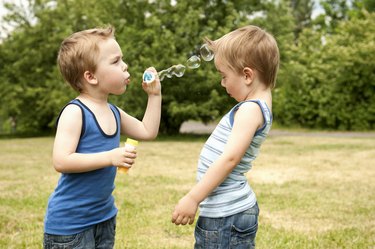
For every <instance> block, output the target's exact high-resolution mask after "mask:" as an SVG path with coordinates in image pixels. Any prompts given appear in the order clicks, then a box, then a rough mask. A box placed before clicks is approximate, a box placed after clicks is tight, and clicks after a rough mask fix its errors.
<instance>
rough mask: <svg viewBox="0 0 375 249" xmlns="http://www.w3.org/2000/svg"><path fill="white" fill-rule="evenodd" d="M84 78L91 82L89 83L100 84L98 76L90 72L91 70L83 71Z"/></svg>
mask: <svg viewBox="0 0 375 249" xmlns="http://www.w3.org/2000/svg"><path fill="white" fill-rule="evenodd" d="M83 78H84V79H85V80H86V81H87V82H88V83H89V84H92V85H96V84H98V79H97V78H96V76H95V75H94V74H93V73H92V72H90V71H85V72H84V73H83Z"/></svg>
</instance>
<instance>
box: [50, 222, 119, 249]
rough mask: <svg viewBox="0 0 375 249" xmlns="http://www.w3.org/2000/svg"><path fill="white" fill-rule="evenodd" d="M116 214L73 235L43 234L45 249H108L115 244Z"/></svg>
mask: <svg viewBox="0 0 375 249" xmlns="http://www.w3.org/2000/svg"><path fill="white" fill-rule="evenodd" d="M115 234H116V216H114V217H113V218H111V219H109V220H107V221H104V222H102V223H99V224H96V225H95V226H93V227H91V228H90V229H87V230H85V231H83V232H81V233H77V234H73V235H53V234H47V233H45V234H44V242H43V247H44V248H45V249H63V248H64V249H68V248H69V249H94V248H98V249H99V248H101V249H110V248H113V246H114V244H115Z"/></svg>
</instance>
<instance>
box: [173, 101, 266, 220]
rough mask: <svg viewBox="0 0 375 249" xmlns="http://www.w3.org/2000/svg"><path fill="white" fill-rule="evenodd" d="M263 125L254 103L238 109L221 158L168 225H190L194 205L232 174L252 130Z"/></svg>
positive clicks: (175, 211)
mask: <svg viewBox="0 0 375 249" xmlns="http://www.w3.org/2000/svg"><path fill="white" fill-rule="evenodd" d="M262 124H263V116H262V113H261V111H260V109H259V106H258V105H257V104H255V103H245V104H243V105H241V107H240V108H239V109H238V111H237V113H236V115H235V120H234V124H233V129H232V133H231V135H230V137H229V139H228V142H227V145H226V147H225V150H224V152H223V154H222V155H221V156H220V157H219V158H218V160H216V161H215V162H214V163H213V164H212V165H211V166H210V168H209V169H208V170H207V172H206V174H205V175H204V177H203V178H202V180H201V181H200V182H199V183H197V184H196V185H195V186H194V187H193V188H192V189H191V190H190V191H189V193H187V194H186V195H185V196H184V197H183V198H182V199H181V200H180V201H179V203H178V204H177V206H176V207H175V210H174V212H173V215H172V222H174V223H175V224H176V225H179V224H183V225H185V224H187V223H189V224H192V223H193V222H194V218H195V213H196V211H197V209H198V205H199V203H200V202H202V201H203V200H204V199H205V198H206V197H207V196H208V195H209V194H210V193H211V192H212V191H213V190H214V189H216V188H217V187H218V186H219V185H220V183H222V182H223V181H224V180H225V179H226V177H227V176H228V175H229V174H230V173H231V172H232V170H233V169H234V168H235V167H236V165H237V164H238V163H239V162H240V160H241V158H242V157H243V155H244V154H245V152H246V150H247V148H248V147H249V144H250V143H251V140H252V138H253V136H254V134H255V132H256V130H257V129H258V128H259V127H260V126H261V125H262Z"/></svg>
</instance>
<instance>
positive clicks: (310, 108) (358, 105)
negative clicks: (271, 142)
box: [274, 11, 375, 130]
mask: <svg viewBox="0 0 375 249" xmlns="http://www.w3.org/2000/svg"><path fill="white" fill-rule="evenodd" d="M360 16H363V17H361V18H352V19H350V20H347V21H343V22H341V23H340V24H339V25H338V26H337V28H336V33H335V34H331V35H329V36H324V35H323V34H324V33H321V32H320V31H316V30H313V29H306V30H304V32H302V33H301V36H300V42H299V44H298V45H296V46H294V47H293V48H292V49H293V50H294V52H293V55H294V58H292V59H291V60H290V61H289V62H288V63H287V66H286V69H287V70H286V71H283V72H282V77H283V79H284V80H286V81H288V83H286V84H284V85H283V87H282V88H281V89H279V91H277V92H276V94H275V101H276V102H277V105H275V106H276V108H275V109H274V112H275V116H276V117H277V118H278V120H279V121H280V122H281V123H282V124H289V125H290V124H296V125H301V126H304V127H311V128H323V129H338V130H371V129H374V128H375V99H374V96H375V70H374V69H375V63H374V61H375V57H374V56H375V53H374V52H375V43H374V40H375V35H374V34H375V25H374V23H375V22H374V21H375V14H374V13H368V12H366V11H364V12H363V14H362V15H360ZM321 38H325V39H324V40H322V39H321Z"/></svg>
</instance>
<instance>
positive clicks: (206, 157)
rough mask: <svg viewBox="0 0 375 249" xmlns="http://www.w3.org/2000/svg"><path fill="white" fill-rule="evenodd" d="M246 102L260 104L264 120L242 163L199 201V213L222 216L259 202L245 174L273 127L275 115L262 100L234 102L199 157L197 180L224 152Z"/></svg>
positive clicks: (238, 211) (243, 209) (235, 212)
mask: <svg viewBox="0 0 375 249" xmlns="http://www.w3.org/2000/svg"><path fill="white" fill-rule="evenodd" d="M245 102H255V103H257V104H258V105H259V106H260V108H261V110H262V113H263V118H264V123H263V126H262V127H261V128H260V129H258V130H257V131H256V133H255V135H254V137H253V139H252V141H251V143H250V145H249V147H248V149H247V150H246V152H245V155H244V156H243V157H242V159H241V161H240V162H239V164H238V165H237V166H236V167H235V168H234V169H233V171H232V172H231V173H230V174H229V175H228V177H227V178H226V179H225V180H224V181H223V182H222V183H221V184H220V185H219V186H218V187H217V188H216V189H215V190H214V191H213V192H212V193H211V194H210V195H209V196H208V197H207V198H206V199H205V200H204V201H203V202H201V203H200V206H199V207H200V216H204V217H211V218H219V217H227V216H230V215H233V214H237V213H240V212H243V211H245V210H247V209H249V208H251V207H252V206H254V205H255V203H256V196H255V193H254V191H253V190H252V189H251V187H250V185H249V184H248V182H247V178H246V176H245V174H246V173H247V172H248V171H249V170H250V169H251V167H252V161H254V160H255V158H256V157H257V155H258V154H259V149H260V146H261V144H262V143H263V142H264V140H265V139H266V136H267V134H268V132H269V130H270V129H271V125H272V114H271V112H270V110H269V108H268V106H267V104H266V102H264V101H262V100H248V101H243V102H240V103H238V104H237V105H235V106H234V107H233V108H232V109H231V110H230V111H229V112H228V113H227V114H226V115H225V116H224V117H223V118H222V119H221V120H220V122H219V124H218V125H217V126H216V128H215V130H214V131H213V132H212V134H211V136H210V137H209V138H208V140H207V141H206V143H205V144H204V146H203V148H202V151H201V154H200V157H199V160H198V172H197V181H200V180H201V179H202V178H203V176H204V174H205V173H206V171H207V170H208V168H209V167H210V166H211V164H212V163H214V162H215V161H216V160H217V159H218V158H219V156H220V155H221V154H222V153H223V152H224V148H225V145H226V143H227V141H228V137H229V135H230V133H231V131H232V128H233V122H234V114H235V112H236V111H237V109H238V108H239V107H240V106H241V105H242V104H243V103H245Z"/></svg>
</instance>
